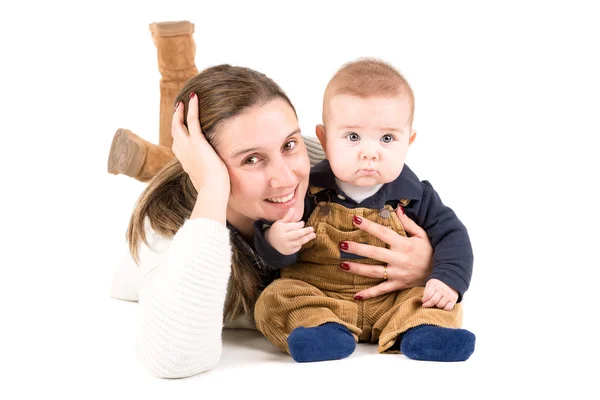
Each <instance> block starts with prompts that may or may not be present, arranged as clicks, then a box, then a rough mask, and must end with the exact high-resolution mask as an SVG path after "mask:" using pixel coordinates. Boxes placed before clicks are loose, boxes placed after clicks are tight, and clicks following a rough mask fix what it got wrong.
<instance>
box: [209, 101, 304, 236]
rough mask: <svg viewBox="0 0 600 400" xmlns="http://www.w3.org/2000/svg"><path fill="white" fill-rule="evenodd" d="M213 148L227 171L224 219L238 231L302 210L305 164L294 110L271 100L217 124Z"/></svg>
mask: <svg viewBox="0 0 600 400" xmlns="http://www.w3.org/2000/svg"><path fill="white" fill-rule="evenodd" d="M216 139H217V140H216V143H215V148H216V151H217V153H218V154H219V157H221V159H222V160H223V162H224V163H225V165H226V166H227V169H228V171H229V176H230V179H231V194H230V196H229V204H228V209H227V220H228V221H229V222H230V223H231V224H233V225H234V226H236V227H238V228H242V227H248V224H250V223H252V222H253V221H254V220H257V219H265V220H267V221H276V220H278V219H281V218H283V216H284V215H285V214H286V213H287V212H288V210H289V209H290V208H292V209H293V210H294V214H295V218H296V220H299V219H300V218H301V217H302V213H303V211H304V196H305V194H306V190H307V187H308V176H309V173H310V163H309V160H308V155H307V153H306V147H305V146H304V141H303V140H302V136H301V134H300V127H299V125H298V120H297V119H296V115H295V114H294V110H293V109H292V108H291V107H290V106H289V104H287V103H286V102H285V101H284V100H282V99H274V100H271V101H269V102H268V103H266V104H264V105H260V106H255V107H252V108H250V109H248V110H247V111H246V112H244V113H242V114H240V115H238V116H236V117H234V118H231V119H229V120H227V121H226V122H224V123H223V125H222V126H221V128H220V129H219V132H218V134H217V138H216Z"/></svg>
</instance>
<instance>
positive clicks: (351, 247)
mask: <svg viewBox="0 0 600 400" xmlns="http://www.w3.org/2000/svg"><path fill="white" fill-rule="evenodd" d="M380 226H381V225H380ZM343 243H345V244H346V245H347V246H348V248H347V249H345V248H344V247H343V246H344V245H343V244H341V245H340V246H341V247H340V248H341V249H342V250H344V251H345V252H346V253H352V254H356V255H357V256H362V257H365V258H372V259H373V260H377V261H381V262H384V263H386V264H390V263H392V262H398V261H400V260H398V256H399V253H397V252H394V251H392V250H389V249H386V248H383V247H379V246H372V245H369V244H363V243H356V242H343Z"/></svg>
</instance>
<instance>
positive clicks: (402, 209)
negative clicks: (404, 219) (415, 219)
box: [400, 206, 404, 214]
mask: <svg viewBox="0 0 600 400" xmlns="http://www.w3.org/2000/svg"><path fill="white" fill-rule="evenodd" d="M400 211H402V214H404V207H402V206H400Z"/></svg>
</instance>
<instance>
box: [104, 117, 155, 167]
mask: <svg viewBox="0 0 600 400" xmlns="http://www.w3.org/2000/svg"><path fill="white" fill-rule="evenodd" d="M145 150H146V149H145V147H144V145H143V144H141V143H139V142H138V141H137V140H135V137H134V136H133V134H132V133H131V132H130V131H128V130H126V129H122V128H119V129H117V131H116V132H115V135H114V137H113V140H112V143H111V145H110V153H109V155H108V168H107V169H108V172H109V173H111V174H114V175H118V174H124V175H127V176H131V177H133V178H135V177H136V176H137V175H138V174H139V172H140V170H141V169H142V165H143V164H144V159H145V156H146V151H145Z"/></svg>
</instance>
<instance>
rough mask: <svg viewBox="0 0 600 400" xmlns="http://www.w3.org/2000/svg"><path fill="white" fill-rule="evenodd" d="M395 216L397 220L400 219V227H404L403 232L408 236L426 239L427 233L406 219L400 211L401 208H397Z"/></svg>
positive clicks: (402, 211) (401, 210)
mask: <svg viewBox="0 0 600 400" xmlns="http://www.w3.org/2000/svg"><path fill="white" fill-rule="evenodd" d="M396 215H398V218H400V222H401V223H402V226H403V227H404V230H405V231H406V233H407V234H408V236H418V237H420V238H426V237H427V233H426V232H425V230H423V228H421V227H420V226H419V225H417V224H416V223H415V221H413V220H412V219H410V218H408V216H407V215H406V214H404V210H403V209H402V207H398V209H397V210H396Z"/></svg>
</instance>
